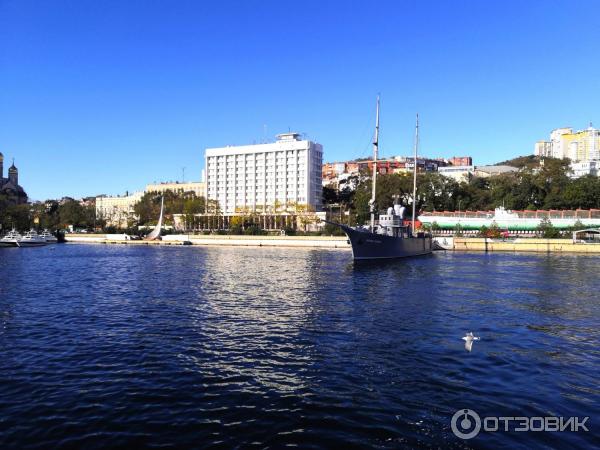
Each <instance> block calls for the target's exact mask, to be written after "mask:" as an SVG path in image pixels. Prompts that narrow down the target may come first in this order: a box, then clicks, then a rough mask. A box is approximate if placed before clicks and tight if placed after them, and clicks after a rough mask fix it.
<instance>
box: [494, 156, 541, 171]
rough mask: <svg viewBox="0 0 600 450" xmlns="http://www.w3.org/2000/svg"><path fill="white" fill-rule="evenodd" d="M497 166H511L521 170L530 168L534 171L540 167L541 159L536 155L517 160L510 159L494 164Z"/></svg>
mask: <svg viewBox="0 0 600 450" xmlns="http://www.w3.org/2000/svg"><path fill="white" fill-rule="evenodd" d="M494 165H495V166H511V167H517V168H519V169H523V168H528V169H534V168H537V167H539V166H540V157H539V156H535V155H527V156H517V157H516V158H513V159H509V160H506V161H502V162H499V163H496V164H494Z"/></svg>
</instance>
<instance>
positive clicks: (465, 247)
mask: <svg viewBox="0 0 600 450" xmlns="http://www.w3.org/2000/svg"><path fill="white" fill-rule="evenodd" d="M453 250H457V251H483V252H539V253H560V252H569V253H598V254H600V244H582V243H574V242H573V241H572V240H571V239H537V238H522V239H515V240H506V241H502V240H497V239H486V238H459V237H455V238H454V243H453Z"/></svg>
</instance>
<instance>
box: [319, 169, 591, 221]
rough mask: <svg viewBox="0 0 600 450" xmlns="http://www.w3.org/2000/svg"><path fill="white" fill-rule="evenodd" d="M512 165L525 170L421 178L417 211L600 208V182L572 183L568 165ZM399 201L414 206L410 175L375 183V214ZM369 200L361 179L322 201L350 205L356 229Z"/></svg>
mask: <svg viewBox="0 0 600 450" xmlns="http://www.w3.org/2000/svg"><path fill="white" fill-rule="evenodd" d="M511 162H512V164H520V165H521V170H520V171H519V172H515V173H507V174H501V175H496V176H492V177H489V178H482V177H473V178H471V179H470V180H469V181H468V182H467V181H465V182H457V181H455V180H453V179H451V178H447V177H444V176H442V175H440V174H439V173H437V172H428V173H423V174H419V175H418V176H417V209H418V210H419V211H443V210H447V211H458V210H462V211H465V210H472V211H478V210H479V211H487V210H493V209H494V208H496V207H498V206H502V205H504V206H505V207H506V208H507V209H513V210H524V209H533V210H536V209H578V208H580V209H592V208H600V178H599V177H595V176H585V177H581V178H578V179H571V178H569V170H570V169H569V161H568V160H566V159H564V160H561V159H553V158H544V162H543V165H541V166H539V167H537V168H536V167H529V166H530V165H533V159H531V160H530V159H529V158H528V157H522V158H516V159H515V160H511V161H505V162H503V163H502V164H508V163H511ZM395 195H399V196H400V200H401V202H402V203H403V204H404V205H407V206H408V205H410V200H411V199H412V174H409V173H407V174H387V175H379V176H378V177H377V203H376V207H377V209H378V210H379V211H384V210H385V209H386V208H387V207H388V206H391V205H392V203H393V197H394V196H395ZM370 198H371V180H370V179H363V180H362V181H361V182H360V183H359V185H358V187H357V189H356V191H354V192H350V191H347V190H344V191H341V192H339V193H338V192H336V191H335V190H333V189H328V188H326V189H324V200H325V201H326V202H327V203H328V204H332V203H333V204H343V205H347V208H348V209H349V210H350V211H351V213H352V215H353V221H356V223H363V222H365V221H366V220H367V219H368V217H369V214H370V213H369V199H370ZM326 209H327V206H326ZM409 209H410V208H409ZM409 212H410V211H409Z"/></svg>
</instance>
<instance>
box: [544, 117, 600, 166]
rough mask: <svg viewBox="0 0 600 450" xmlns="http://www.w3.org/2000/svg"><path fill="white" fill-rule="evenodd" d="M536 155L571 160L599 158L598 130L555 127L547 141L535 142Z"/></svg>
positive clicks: (599, 139) (599, 136)
mask: <svg viewBox="0 0 600 450" xmlns="http://www.w3.org/2000/svg"><path fill="white" fill-rule="evenodd" d="M534 154H535V155H536V156H547V157H553V158H569V159H570V160H571V161H590V160H598V159H600V130H598V129H596V128H594V127H592V124H590V126H589V127H588V128H586V129H585V130H580V131H575V132H574V131H573V128H557V129H556V130H553V131H552V132H551V133H550V140H549V141H538V142H536V144H535V150H534Z"/></svg>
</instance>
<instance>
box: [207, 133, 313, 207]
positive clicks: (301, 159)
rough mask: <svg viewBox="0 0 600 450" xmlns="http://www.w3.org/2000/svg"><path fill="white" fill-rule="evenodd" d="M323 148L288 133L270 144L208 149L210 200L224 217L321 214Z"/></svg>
mask: <svg viewBox="0 0 600 450" xmlns="http://www.w3.org/2000/svg"><path fill="white" fill-rule="evenodd" d="M322 163H323V147H322V146H321V144H317V143H316V142H312V141H309V140H303V139H301V138H300V135H299V134H298V133H284V134H279V135H278V136H277V141H276V142H274V143H269V144H257V145H242V146H230V147H221V148H209V149H206V166H205V167H206V195H207V198H208V199H209V200H216V201H217V202H218V204H219V208H220V210H221V211H222V212H223V213H225V214H235V213H236V212H240V211H257V212H267V211H275V209H276V208H275V207H276V206H277V205H279V206H280V207H283V206H289V205H294V206H306V207H308V208H309V209H311V210H314V211H318V210H320V209H321V195H322V187H321V170H322Z"/></svg>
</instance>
